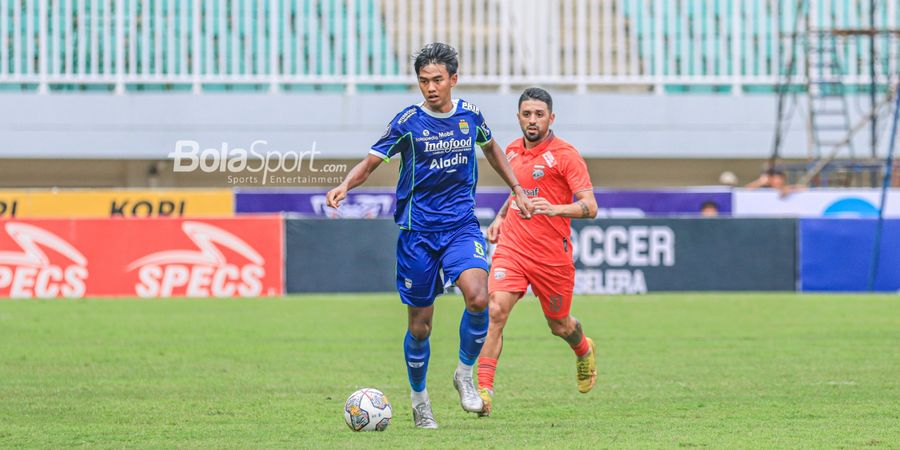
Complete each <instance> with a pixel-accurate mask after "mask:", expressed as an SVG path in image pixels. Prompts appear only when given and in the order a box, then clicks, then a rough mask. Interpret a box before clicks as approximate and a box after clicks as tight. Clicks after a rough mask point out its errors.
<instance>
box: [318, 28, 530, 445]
mask: <svg viewBox="0 0 900 450" xmlns="http://www.w3.org/2000/svg"><path fill="white" fill-rule="evenodd" d="M414 66H415V70H416V76H417V77H418V81H419V89H420V90H421V91H422V96H423V97H425V101H423V102H422V103H419V104H416V105H412V106H409V107H407V108H405V109H403V110H402V111H401V112H400V113H399V114H397V116H396V117H394V119H393V120H391V123H390V124H389V125H388V128H387V130H386V131H385V133H384V136H382V137H381V139H379V140H378V142H376V143H375V145H373V146H372V149H371V150H370V151H369V154H368V155H367V156H366V158H365V159H363V160H362V161H361V162H360V163H359V164H357V165H356V166H355V167H353V169H351V170H350V172H349V173H348V174H347V177H346V179H344V182H343V183H341V185H340V186H338V187H336V188H334V189H332V190H331V191H329V192H328V194H327V196H326V201H327V204H328V206H330V207H332V208H337V207H339V206H340V204H341V201H342V200H343V199H344V198H346V196H347V191H349V190H350V189H353V188H355V187H357V186H359V185H361V184H363V183H364V182H365V181H366V179H367V178H368V177H369V175H370V174H371V173H372V171H374V170H375V168H377V167H378V166H379V165H380V164H381V163H382V161H384V162H389V161H390V159H391V157H393V156H395V155H400V158H401V166H400V179H399V180H398V182H397V211H396V213H395V214H394V219H395V221H396V222H397V225H399V226H400V236H399V238H398V239H397V291H399V293H400V299H401V300H402V301H403V303H405V304H406V305H407V310H408V313H409V322H408V328H407V332H406V337H405V339H404V341H403V350H404V354H405V357H406V366H407V367H406V370H407V375H408V376H409V384H410V388H411V391H412V393H411V399H412V408H413V420H414V422H415V424H416V426H417V427H420V428H437V422H436V421H435V420H434V414H433V413H432V410H431V402H430V400H429V397H428V391H427V390H426V388H425V375H426V373H427V371H428V359H429V355H430V347H429V342H428V337H429V335H430V334H431V322H432V317H433V315H434V299H435V297H436V296H437V295H439V294H441V293H443V292H444V287H445V285H449V284H450V283H453V282H455V283H456V285H457V286H458V287H459V288H460V290H461V291H462V294H463V297H464V298H465V304H466V306H465V310H464V311H463V314H462V320H461V321H460V324H459V341H460V342H459V364H458V366H457V369H456V372H455V373H454V375H453V385H454V387H455V388H456V390H457V391H458V392H459V397H460V404H461V405H462V408H463V409H464V410H465V411H468V412H475V413H477V412H480V411H481V409H482V406H483V404H482V400H481V398H480V397H479V396H478V390H477V389H476V387H475V382H474V380H473V377H472V367H473V365H474V364H475V361H476V358H478V354H479V353H480V352H481V347H482V345H483V344H484V339H485V336H487V330H488V309H487V308H488V291H487V286H488V280H487V274H488V261H487V247H486V245H485V242H484V238H483V236H482V234H481V229H480V226H479V224H478V220H477V219H476V218H475V195H474V194H475V184H476V182H477V180H478V170H477V164H476V158H477V156H476V153H475V146H476V145H478V146H480V147H481V149H482V152H483V153H484V156H485V158H486V159H487V161H488V162H489V163H490V164H491V166H492V167H493V168H494V170H496V171H497V173H498V174H499V175H500V177H501V178H503V181H505V182H506V184H507V185H509V186H510V187H511V188H512V190H513V193H514V196H515V201H516V203H517V205H518V206H519V209H520V211H521V214H522V215H523V217H526V218H529V217H531V212H532V211H533V210H534V208H533V206H532V205H531V201H530V200H529V199H528V197H527V196H526V194H525V191H524V190H523V189H522V186H520V185H519V183H518V182H517V181H516V176H515V174H514V173H513V171H512V169H511V168H510V166H509V164H508V163H507V161H506V155H505V154H504V151H503V149H502V148H500V145H498V144H497V143H496V142H494V139H493V138H492V137H491V130H490V128H488V126H487V124H485V121H484V117H483V116H482V115H481V112H480V111H479V110H478V108H477V107H476V106H475V105H473V104H471V103H469V102H466V101H464V100H460V99H453V98H451V96H450V91H451V89H452V88H453V87H454V86H456V83H457V78H458V77H457V73H456V72H457V67H458V66H459V62H458V59H457V53H456V50H454V49H453V47H450V46H449V45H446V44H442V43H433V44H428V45H426V46H425V47H423V48H422V50H421V51H419V53H418V54H417V55H416V58H415V64H414ZM441 272H443V274H441Z"/></svg>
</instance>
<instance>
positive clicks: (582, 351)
mask: <svg viewBox="0 0 900 450" xmlns="http://www.w3.org/2000/svg"><path fill="white" fill-rule="evenodd" d="M569 347H572V350H575V356H578V357H579V358H581V357H583V356H584V355H587V354H588V352H590V351H591V345H590V344H588V340H587V338H586V337H584V336H583V335H582V336H581V342H579V343H578V344H575V345H572V344H569ZM478 378H479V379H481V371H480V370H479V371H478ZM491 378H493V372H491Z"/></svg>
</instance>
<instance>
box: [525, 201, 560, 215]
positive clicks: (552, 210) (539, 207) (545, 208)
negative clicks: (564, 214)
mask: <svg viewBox="0 0 900 450" xmlns="http://www.w3.org/2000/svg"><path fill="white" fill-rule="evenodd" d="M531 203H532V204H533V205H534V213H535V214H540V215H542V216H549V217H553V216H555V215H557V214H559V211H558V209H557V207H556V205H554V204H552V203H550V202H549V201H547V199H546V198H542V197H535V198H533V199H531Z"/></svg>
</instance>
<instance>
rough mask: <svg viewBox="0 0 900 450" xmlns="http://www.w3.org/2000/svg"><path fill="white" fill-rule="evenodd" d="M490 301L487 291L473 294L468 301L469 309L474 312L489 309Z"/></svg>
mask: <svg viewBox="0 0 900 450" xmlns="http://www.w3.org/2000/svg"><path fill="white" fill-rule="evenodd" d="M489 303H490V299H489V298H488V295H487V293H486V292H479V293H477V294H475V295H472V296H471V297H470V298H469V301H468V308H469V311H472V312H476V313H477V312H481V311H484V310H485V309H487V307H488V304H489Z"/></svg>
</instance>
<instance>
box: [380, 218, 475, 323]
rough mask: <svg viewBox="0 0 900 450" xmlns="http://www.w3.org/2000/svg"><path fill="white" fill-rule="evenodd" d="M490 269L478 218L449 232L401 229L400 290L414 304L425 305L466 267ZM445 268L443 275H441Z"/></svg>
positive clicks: (402, 295)
mask: <svg viewBox="0 0 900 450" xmlns="http://www.w3.org/2000/svg"><path fill="white" fill-rule="evenodd" d="M472 268H478V269H482V270H484V271H485V272H487V271H488V261H487V246H485V244H484V235H482V234H481V227H480V225H479V224H478V220H476V219H473V220H472V221H471V222H466V223H465V224H463V225H462V226H460V227H459V228H456V229H453V230H448V231H435V232H427V231H407V230H400V237H398V238H397V292H399V293H400V300H402V301H403V303H406V304H407V305H410V306H416V307H420V308H424V307H426V306H431V305H432V304H433V303H434V298H435V297H437V296H438V295H440V294H443V293H444V286H445V284H446V285H450V284H451V283H454V282H456V279H457V278H459V274H461V273H463V271H464V270H467V269H472ZM441 269H443V276H441Z"/></svg>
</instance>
